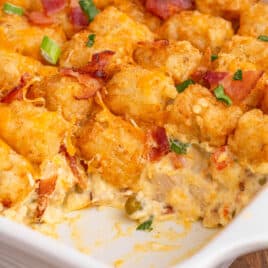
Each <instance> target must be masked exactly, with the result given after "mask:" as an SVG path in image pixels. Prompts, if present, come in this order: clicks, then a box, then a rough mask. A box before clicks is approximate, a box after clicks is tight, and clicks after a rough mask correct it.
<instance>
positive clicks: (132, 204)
mask: <svg viewBox="0 0 268 268" xmlns="http://www.w3.org/2000/svg"><path fill="white" fill-rule="evenodd" d="M141 209H142V206H141V203H140V202H139V201H138V200H137V198H136V196H134V195H132V196H130V197H129V198H128V199H127V201H126V203H125V210H126V213H127V214H128V215H131V214H133V213H135V212H136V211H138V210H141Z"/></svg>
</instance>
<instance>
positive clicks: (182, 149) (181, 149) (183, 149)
mask: <svg viewBox="0 0 268 268" xmlns="http://www.w3.org/2000/svg"><path fill="white" fill-rule="evenodd" d="M188 147H189V143H183V142H180V141H177V140H170V150H171V151H172V152H175V153H176V154H187V148H188Z"/></svg>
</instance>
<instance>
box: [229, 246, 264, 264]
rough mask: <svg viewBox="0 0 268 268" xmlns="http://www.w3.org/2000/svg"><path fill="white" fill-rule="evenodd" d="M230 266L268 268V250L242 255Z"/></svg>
mask: <svg viewBox="0 0 268 268" xmlns="http://www.w3.org/2000/svg"><path fill="white" fill-rule="evenodd" d="M230 268H268V250H263V251H258V252H256V253H251V254H248V255H245V256H243V257H240V258H239V259H237V260H236V261H235V262H234V263H233V264H232V265H231V267H230Z"/></svg>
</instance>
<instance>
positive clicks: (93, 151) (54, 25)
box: [0, 0, 268, 231]
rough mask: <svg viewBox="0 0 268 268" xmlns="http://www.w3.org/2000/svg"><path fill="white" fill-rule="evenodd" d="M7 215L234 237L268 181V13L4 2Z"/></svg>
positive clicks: (147, 2) (187, 1) (220, 1)
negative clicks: (184, 224)
mask: <svg viewBox="0 0 268 268" xmlns="http://www.w3.org/2000/svg"><path fill="white" fill-rule="evenodd" d="M0 5H1V10H0V73H1V74H0V215H2V216H5V217H8V218H11V219H13V220H15V221H18V222H22V223H24V224H26V225H28V226H31V227H33V228H38V226H42V225H45V224H54V223H61V222H62V221H63V219H64V215H65V214H67V213H69V212H71V211H76V210H80V209H84V208H89V207H96V206H103V205H105V206H112V207H117V208H120V209H122V211H123V213H125V215H126V217H128V218H130V219H132V220H134V221H136V222H137V229H138V230H144V231H150V230H151V229H152V226H153V224H154V221H158V220H163V219H165V218H167V216H171V215H172V217H175V218H177V219H180V220H183V221H188V222H195V221H200V222H202V224H203V225H204V226H205V227H209V228H214V227H219V226H225V225H227V224H228V223H229V222H230V221H231V220H232V219H233V218H234V217H235V216H236V215H237V214H238V213H239V212H240V211H241V209H242V208H243V207H244V206H245V205H247V204H248V203H249V202H250V200H251V199H252V198H253V196H254V195H255V194H256V193H257V192H258V191H259V190H260V189H261V188H262V187H263V186H264V185H265V184H266V180H267V177H268V4H265V3H264V2H261V1H257V0H235V1H230V0H216V1H212V0H195V1H192V0H80V1H77V0H54V1H52V0H8V1H7V0H0Z"/></svg>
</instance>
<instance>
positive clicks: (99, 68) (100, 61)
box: [77, 50, 115, 79]
mask: <svg viewBox="0 0 268 268" xmlns="http://www.w3.org/2000/svg"><path fill="white" fill-rule="evenodd" d="M114 54H115V52H113V51H110V50H104V51H102V52H100V53H95V54H94V55H93V56H92V60H91V61H90V62H89V63H88V64H87V65H85V66H84V67H81V68H79V69H77V71H78V72H79V73H81V74H90V75H91V76H92V77H95V78H102V79H107V77H108V74H107V71H106V69H107V66H108V64H109V62H110V59H111V57H112V56H113V55H114Z"/></svg>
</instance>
